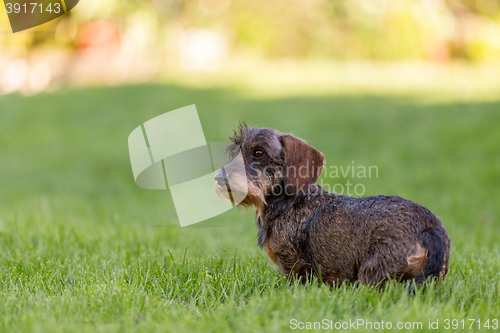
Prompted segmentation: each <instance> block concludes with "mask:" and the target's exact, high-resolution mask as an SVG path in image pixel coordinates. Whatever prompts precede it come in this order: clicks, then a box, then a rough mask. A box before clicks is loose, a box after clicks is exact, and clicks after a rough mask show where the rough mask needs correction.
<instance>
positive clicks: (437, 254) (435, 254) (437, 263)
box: [421, 229, 445, 280]
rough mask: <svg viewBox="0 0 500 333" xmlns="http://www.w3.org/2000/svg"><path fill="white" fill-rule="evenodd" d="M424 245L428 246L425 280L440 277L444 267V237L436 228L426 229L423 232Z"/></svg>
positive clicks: (424, 272)
mask: <svg viewBox="0 0 500 333" xmlns="http://www.w3.org/2000/svg"><path fill="white" fill-rule="evenodd" d="M421 237H422V238H421V239H422V245H423V246H424V248H427V262H426V263H425V267H424V271H423V278H424V280H425V279H427V278H429V277H432V278H436V279H437V278H439V276H440V273H441V271H442V269H443V264H444V255H445V247H444V240H443V237H442V236H441V235H440V234H439V233H438V232H437V231H436V230H434V229H425V230H424V231H422V234H421Z"/></svg>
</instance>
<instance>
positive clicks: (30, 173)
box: [0, 83, 500, 332]
mask: <svg viewBox="0 0 500 333" xmlns="http://www.w3.org/2000/svg"><path fill="white" fill-rule="evenodd" d="M450 96H452V97H450V98H446V99H443V100H436V99H435V98H430V97H429V98H427V97H428V96H427V95H426V94H425V93H422V92H420V93H415V94H412V93H411V92H405V93H403V92H401V93H398V94H384V93H377V92H373V93H370V92H369V91H365V90H363V91H362V92H361V91H360V92H345V93H317V94H311V93H308V94H304V95H301V94H300V93H296V92H294V93H293V94H288V95H287V94H283V95H281V96H280V95H276V96H269V95H266V94H265V93H264V92H263V93H262V95H259V93H258V90H257V91H256V92H255V91H254V92H252V94H246V93H245V92H244V90H243V89H237V88H235V87H231V86H230V85H227V86H223V85H221V86H213V87H212V88H202V87H194V86H190V85H186V84H174V83H164V84H159V83H158V84H147V85H136V86H123V87H108V88H71V89H70V88H65V89H63V90H60V91H56V92H52V93H44V94H40V95H36V96H31V97H23V96H20V95H8V96H0V298H1V300H2V302H1V305H0V331H1V332H7V331H19V332H46V331H49V332H51V331H54V332H129V331H134V332H135V331H139V332H150V331H153V330H157V331H166V332H188V331H199V332H225V331H238V332H255V331H261V332H271V331H281V330H283V331H284V330H289V329H290V327H291V326H292V327H294V325H293V324H292V325H291V320H292V322H293V323H298V322H304V323H305V322H320V321H322V320H323V319H327V320H332V321H333V325H335V323H336V322H344V321H347V322H349V320H353V321H355V320H358V319H362V320H365V321H369V322H371V323H372V325H375V327H376V323H379V325H380V322H382V321H384V323H387V322H391V325H392V327H393V328H396V325H397V323H398V322H401V323H406V322H409V323H410V324H411V325H412V327H413V328H414V330H415V331H425V330H428V327H429V321H430V322H433V323H435V322H436V321H439V322H438V325H439V328H440V330H442V329H443V328H445V327H446V326H447V324H446V323H447V322H446V320H447V319H448V320H450V321H451V320H453V319H456V320H457V321H458V325H459V326H460V327H461V326H462V320H463V319H465V325H466V328H467V329H468V330H469V326H470V324H471V322H472V321H468V319H475V322H474V324H473V327H472V329H470V330H469V331H477V330H478V326H480V327H481V330H480V331H482V332H483V331H494V330H493V328H494V327H495V322H494V319H497V320H500V304H499V299H500V298H499V291H498V286H499V270H500V245H499V244H500V233H499V232H498V230H499V227H500V205H499V199H500V196H499V193H500V192H499V187H500V152H499V147H500V146H499V141H500V140H499V138H500V136H499V133H498V130H499V128H500V112H499V110H500V98H496V97H495V96H493V97H492V98H489V99H484V100H483V99H482V98H472V99H470V100H463V99H461V98H460V96H458V95H456V94H451V95H450ZM190 104H196V106H197V108H198V112H199V115H200V118H201V121H202V125H203V127H204V131H205V137H206V139H207V141H209V142H210V141H212V142H215V141H224V140H226V139H227V136H228V135H229V134H231V129H232V128H233V127H234V126H236V125H237V123H238V121H240V120H246V122H247V123H249V124H252V125H258V126H266V127H272V128H276V129H278V130H281V131H284V132H289V131H293V132H294V133H295V134H296V135H298V136H299V137H301V138H304V139H307V140H308V142H309V143H310V144H312V145H313V146H315V147H316V148H318V149H319V150H321V151H322V152H323V153H324V154H325V156H326V159H327V165H328V166H338V167H340V166H342V167H344V168H346V167H347V166H352V165H355V166H376V167H377V169H378V177H376V176H374V175H373V174H372V177H371V178H359V177H352V175H346V177H343V176H342V175H340V177H339V178H335V177H327V176H328V174H325V173H324V174H323V176H322V178H321V180H320V181H323V182H324V183H325V184H330V185H334V184H345V183H346V181H350V182H351V183H353V184H358V183H361V184H363V188H364V189H365V191H364V195H367V196H368V195H378V194H387V195H399V196H402V197H405V198H407V199H410V200H413V201H415V202H417V203H419V204H421V205H423V206H426V207H428V208H429V209H430V210H431V211H432V212H434V214H436V215H437V216H438V217H439V218H440V219H441V220H442V222H443V223H444V225H445V226H446V228H447V230H448V233H449V234H450V237H451V240H452V247H451V260H450V272H449V274H448V276H447V278H446V280H445V281H444V282H443V283H441V284H438V285H436V286H431V287H429V288H427V289H426V290H425V292H423V291H422V290H418V291H417V292H416V293H415V294H414V295H413V294H409V293H408V292H407V291H406V289H405V287H404V286H401V285H397V284H391V285H390V286H389V287H388V289H387V290H385V291H384V292H377V291H376V290H373V289H371V288H368V287H359V286H352V285H342V286H340V287H337V288H330V287H327V286H324V285H318V284H316V283H312V284H308V285H305V286H302V285H289V284H288V283H286V281H285V280H284V279H283V277H281V275H280V274H279V272H278V271H277V270H276V269H275V268H274V267H273V265H272V263H271V262H270V260H269V259H268V258H267V257H266V255H265V253H264V252H263V251H262V250H260V249H259V248H258V247H257V245H256V243H257V238H256V234H257V229H256V226H255V221H254V215H253V212H252V211H245V210H243V211H238V210H236V209H233V210H231V211H229V212H226V213H224V214H223V215H220V216H217V217H215V218H212V219H210V220H208V221H205V222H202V223H199V224H196V225H193V226H190V227H185V228H181V227H180V226H179V224H178V222H177V220H176V213H175V210H174V208H173V203H172V198H171V196H170V193H169V191H168V190H167V191H155V190H144V189H141V188H139V187H137V186H136V185H135V183H134V180H133V176H132V171H131V167H130V161H129V156H128V147H127V137H128V134H129V133H130V132H131V131H132V130H133V129H134V128H135V127H137V126H138V125H140V124H141V123H143V122H144V121H146V120H149V119H151V118H153V117H155V116H157V115H159V114H162V113H164V112H167V111H170V110H173V109H176V108H179V107H182V106H186V105H190ZM338 188H340V187H337V189H338ZM359 189H361V187H358V190H359ZM293 319H295V320H296V322H295V321H293ZM478 320H480V323H479V324H478V322H477V321H478ZM418 322H421V323H422V328H423V329H419V326H418V324H414V323H418ZM455 323H456V322H455ZM449 324H450V326H451V328H452V327H453V326H452V324H453V322H450V323H449ZM384 325H385V324H384ZM415 325H417V326H415ZM485 325H489V326H490V328H489V329H487V327H485ZM407 327H410V326H407ZM344 328H345V327H344ZM358 328H359V329H360V330H365V329H366V326H360V327H358ZM369 328H370V327H369V326H368V330H369ZM334 329H335V327H334ZM348 329H349V328H348ZM350 329H352V326H350ZM374 329H375V328H374Z"/></svg>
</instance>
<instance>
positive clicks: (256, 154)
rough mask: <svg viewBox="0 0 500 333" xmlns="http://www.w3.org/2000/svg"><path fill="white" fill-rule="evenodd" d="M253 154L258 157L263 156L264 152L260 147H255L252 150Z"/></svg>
mask: <svg viewBox="0 0 500 333" xmlns="http://www.w3.org/2000/svg"><path fill="white" fill-rule="evenodd" d="M253 156H255V157H257V158H259V157H262V156H264V152H263V151H262V150H260V149H257V150H256V151H254V152H253Z"/></svg>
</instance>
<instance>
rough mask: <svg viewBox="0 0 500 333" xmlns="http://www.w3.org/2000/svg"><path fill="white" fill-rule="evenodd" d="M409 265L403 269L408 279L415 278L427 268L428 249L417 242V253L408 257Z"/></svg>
mask: <svg viewBox="0 0 500 333" xmlns="http://www.w3.org/2000/svg"><path fill="white" fill-rule="evenodd" d="M407 262H408V266H407V267H406V268H405V269H404V271H403V276H404V277H405V278H406V279H415V278H417V277H418V276H419V275H420V274H422V271H423V270H424V268H425V264H426V263H427V250H426V249H424V248H423V247H422V246H421V245H420V244H419V243H417V246H416V250H415V253H414V254H412V255H411V256H409V257H408V259H407Z"/></svg>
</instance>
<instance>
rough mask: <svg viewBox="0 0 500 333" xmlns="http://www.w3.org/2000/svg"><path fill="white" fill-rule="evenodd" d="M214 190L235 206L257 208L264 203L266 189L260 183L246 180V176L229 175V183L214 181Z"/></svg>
mask: <svg viewBox="0 0 500 333" xmlns="http://www.w3.org/2000/svg"><path fill="white" fill-rule="evenodd" d="M260 184H262V183H260ZM215 190H216V193H217V195H218V196H219V197H220V198H222V199H224V200H227V201H229V202H231V203H233V204H235V205H236V206H237V207H250V206H253V207H255V208H257V207H262V206H263V205H264V204H265V193H266V189H265V188H264V187H263V186H262V185H257V184H256V183H255V182H254V181H253V180H248V179H247V177H246V176H241V175H230V176H229V185H227V183H226V184H225V185H219V184H217V183H216V185H215Z"/></svg>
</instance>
